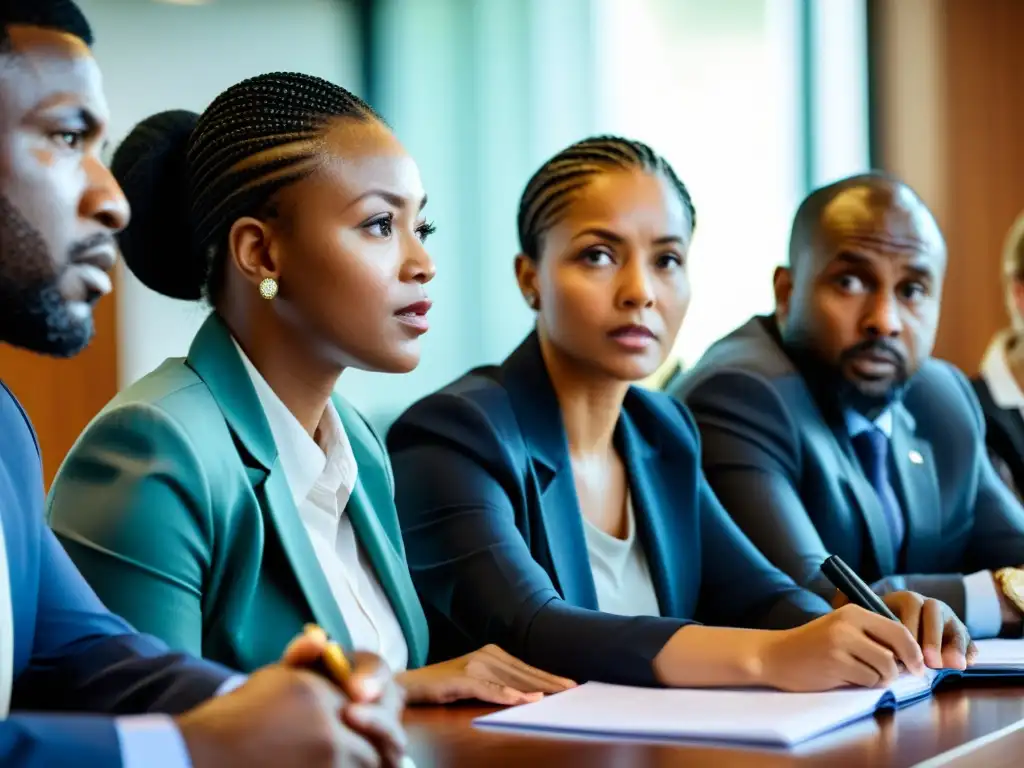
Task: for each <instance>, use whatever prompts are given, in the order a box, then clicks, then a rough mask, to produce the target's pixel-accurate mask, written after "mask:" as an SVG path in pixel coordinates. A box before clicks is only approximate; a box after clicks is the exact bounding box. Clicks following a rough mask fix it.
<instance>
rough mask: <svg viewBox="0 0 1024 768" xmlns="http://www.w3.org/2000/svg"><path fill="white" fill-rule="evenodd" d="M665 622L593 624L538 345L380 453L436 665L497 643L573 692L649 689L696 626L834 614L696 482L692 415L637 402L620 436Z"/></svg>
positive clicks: (402, 430) (465, 389) (555, 415)
mask: <svg viewBox="0 0 1024 768" xmlns="http://www.w3.org/2000/svg"><path fill="white" fill-rule="evenodd" d="M614 440H615V445H616V447H617V449H618V452H619V455H620V456H621V457H622V459H623V462H624V463H625V465H626V472H627V475H628V479H629V486H630V489H631V493H632V498H633V505H634V510H635V515H636V530H637V535H638V537H639V539H640V541H641V543H642V545H643V548H644V552H645V554H646V556H647V560H648V564H649V566H650V571H651V578H652V581H653V584H654V588H655V592H656V594H657V597H658V603H659V605H660V608H661V616H658V617H651V616H638V617H623V616H617V615H612V614H607V613H601V612H600V611H599V610H598V602H597V595H596V592H595V587H594V579H593V575H592V574H591V570H590V561H589V557H588V554H587V545H586V540H585V538H584V530H583V520H582V517H581V513H580V509H579V504H578V500H577V496H576V486H575V482H574V479H573V471H572V465H571V462H570V458H569V449H568V444H567V441H566V436H565V430H564V427H563V425H562V415H561V411H560V409H559V405H558V401H557V399H556V396H555V392H554V389H553V387H552V385H551V380H550V379H549V377H548V373H547V369H546V367H545V365H544V361H543V358H542V356H541V352H540V345H539V342H538V340H537V337H536V335H531V336H530V337H528V338H527V340H526V341H525V342H524V343H523V344H522V345H521V346H520V347H519V349H518V350H516V351H515V352H514V353H513V354H512V355H511V356H510V357H509V358H508V359H507V360H506V361H505V362H504V364H502V365H501V366H500V367H486V368H478V369H476V370H474V371H471V372H470V373H468V374H466V375H465V376H464V377H462V378H461V379H459V380H457V381H456V382H454V383H453V384H450V385H449V386H447V387H445V388H444V389H442V390H441V391H440V392H437V393H435V394H433V395H430V396H429V397H427V398H425V399H424V400H421V401H420V402H418V403H417V404H415V405H413V406H412V408H410V409H409V410H408V411H407V412H406V413H405V414H404V415H402V417H401V418H399V419H398V421H397V422H396V423H395V424H394V426H393V427H392V428H391V431H390V434H389V435H388V449H389V450H390V452H391V459H392V462H393V467H394V474H395V493H396V504H397V507H398V514H399V518H400V520H401V523H402V532H403V537H404V539H405V547H406V552H407V554H408V559H409V566H410V569H411V571H412V575H413V581H414V583H415V584H416V587H417V589H418V591H419V593H420V595H421V597H422V599H423V603H424V607H425V608H426V611H427V616H428V620H429V622H430V638H431V653H432V655H433V656H434V657H435V658H438V659H442V658H451V657H452V656H456V655H459V654H462V653H465V652H467V651H468V650H471V649H473V648H478V647H480V646H481V645H483V644H486V643H496V644H497V645H499V646H501V647H502V648H504V649H505V650H506V651H508V652H509V653H511V654H514V655H516V656H518V657H520V658H521V659H523V660H524V661H526V662H527V663H529V664H533V665H535V666H537V667H540V668H542V669H546V670H549V671H551V672H554V673H557V674H560V675H565V676H567V677H570V678H573V679H575V680H578V681H584V680H601V681H605V682H618V683H626V684H633V685H651V684H655V682H656V679H655V675H654V671H653V669H652V662H653V661H654V658H655V656H657V654H658V652H659V651H660V650H661V648H662V646H663V645H664V644H665V643H666V642H667V641H668V639H669V638H670V637H671V636H672V635H673V634H675V632H676V631H678V630H679V629H680V628H681V627H683V626H685V625H687V624H689V623H692V622H693V621H694V620H696V621H700V622H706V623H709V624H717V625H725V626H740V627H762V628H788V627H793V626H797V625H799V624H802V623H804V622H806V621H808V620H810V619H812V618H816V617H818V616H821V615H823V614H825V613H827V612H828V610H829V606H828V605H827V604H826V603H824V602H823V601H822V600H820V599H819V598H817V597H816V596H815V595H812V594H811V593H809V592H807V591H805V590H802V589H800V588H798V587H797V586H796V585H795V584H794V583H793V582H792V581H791V580H790V579H789V578H788V577H786V576H785V575H784V574H782V573H781V572H780V571H778V570H777V569H775V568H773V567H772V566H771V565H770V564H769V563H768V561H767V560H766V559H765V558H764V557H763V556H762V555H761V554H760V553H759V552H758V551H757V549H756V548H755V547H754V546H753V545H751V543H750V542H749V541H748V540H747V539H746V538H745V537H744V536H743V535H742V534H741V533H740V531H739V529H738V528H736V526H735V525H734V524H733V523H732V521H731V520H730V519H729V517H728V515H727V514H725V512H724V511H723V510H722V508H721V506H720V505H719V503H718V501H717V499H715V497H714V495H713V494H712V493H711V490H710V489H709V488H708V485H707V483H706V482H705V481H704V477H703V475H702V474H701V471H700V462H699V456H700V448H699V444H698V440H697V430H696V427H695V425H694V423H693V420H692V418H691V417H690V415H689V413H688V412H687V411H686V409H685V408H683V407H681V406H680V405H679V404H678V403H676V402H674V401H673V400H672V399H671V398H668V397H666V396H665V395H663V394H661V393H656V392H645V391H643V390H640V389H637V388H632V389H630V390H629V393H628V394H627V396H626V400H625V403H624V405H623V409H622V414H621V416H620V418H619V421H618V425H617V427H616V431H615V436H614Z"/></svg>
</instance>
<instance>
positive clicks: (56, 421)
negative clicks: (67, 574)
mask: <svg viewBox="0 0 1024 768" xmlns="http://www.w3.org/2000/svg"><path fill="white" fill-rule="evenodd" d="M115 283H116V280H115ZM116 315H117V302H116V301H115V300H114V298H113V297H112V296H107V297H106V298H104V299H103V300H101V301H100V303H99V304H98V305H97V306H96V314H95V322H96V336H95V338H94V339H93V342H92V344H90V345H89V348H88V349H86V351H85V352H83V353H82V354H80V355H78V356H77V357H75V358H72V359H70V360H61V359H56V358H50V357H45V356H42V355H35V354H31V353H28V352H23V351H22V350H18V349H13V348H11V347H9V346H6V345H2V344H0V379H3V381H4V383H5V384H7V386H8V387H10V388H11V391H13V392H14V394H15V395H16V396H17V398H18V399H19V400H20V401H21V403H22V405H23V406H24V407H25V410H27V411H28V414H29V417H30V418H31V419H32V423H33V424H34V425H35V428H36V433H37V435H38V436H39V444H40V446H41V448H42V452H43V475H44V480H45V482H46V487H47V488H49V486H50V481H51V480H52V479H53V476H54V474H56V472H57V469H58V468H59V467H60V464H61V462H62V461H63V460H64V457H65V456H66V455H67V452H68V450H69V449H70V448H71V446H72V445H73V444H74V442H75V440H76V439H77V438H78V436H79V435H80V434H81V433H82V430H83V429H84V428H85V426H86V424H88V423H89V421H90V419H92V417H93V416H95V415H96V414H97V413H98V412H99V410H100V409H101V408H102V407H103V406H104V405H106V404H107V402H108V401H109V400H110V399H111V398H112V397H113V396H114V395H115V394H117V359H118V358H117V317H116ZM0 439H3V437H2V435H0Z"/></svg>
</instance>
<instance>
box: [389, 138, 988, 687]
mask: <svg viewBox="0 0 1024 768" xmlns="http://www.w3.org/2000/svg"><path fill="white" fill-rule="evenodd" d="M695 218H696V214H695V209H694V205H693V202H692V201H691V199H690V195H689V192H688V191H687V189H686V187H685V186H684V185H683V183H682V182H681V181H680V180H679V178H678V177H677V176H676V174H675V172H674V171H673V170H672V168H671V166H670V165H669V164H668V163H667V162H666V161H665V160H664V159H663V158H661V157H660V156H659V155H657V154H656V153H655V152H654V151H653V150H652V149H651V148H650V147H648V146H646V145H645V144H642V143H640V142H637V141H631V140H628V139H622V138H618V137H596V138H592V139H588V140H584V141H581V142H579V143H577V144H574V145H572V146H570V147H568V148H566V149H564V150H563V151H561V152H559V153H557V154H556V155H555V156H554V157H553V158H551V159H550V160H548V161H547V162H546V163H544V164H543V166H542V167H541V168H540V170H538V171H537V173H536V174H535V175H534V176H533V178H532V179H531V180H530V182H529V183H528V184H527V187H526V190H525V192H524V194H523V197H522V200H521V203H520V209H519V238H520V244H521V253H520V254H519V256H518V257H517V258H516V275H517V277H518V283H519V289H520V291H521V292H522V294H523V297H524V298H525V299H526V301H527V303H528V304H529V306H530V307H531V308H532V309H533V310H534V311H535V312H536V314H537V321H536V330H535V331H534V332H533V333H531V334H530V335H529V336H528V337H527V339H526V340H525V341H524V342H523V343H522V345H520V347H519V348H518V349H517V350H516V351H515V352H513V353H512V355H511V356H510V357H509V358H508V359H507V360H505V362H504V363H502V364H501V365H500V366H488V367H482V368H478V369H476V370H473V371H470V372H469V373H467V374H466V375H465V376H463V377H462V378H460V379H459V380H457V381H455V382H454V383H452V384H450V385H448V386H447V387H444V388H443V389H442V390H441V391H440V392H437V393H435V394H433V395H430V396H428V397H427V398H425V399H423V400H421V401H420V402H418V403H416V404H414V405H413V406H412V407H411V408H410V409H409V410H408V411H407V412H406V413H405V414H403V415H402V416H401V417H400V418H399V419H398V421H397V422H396V423H395V424H394V425H393V426H392V428H391V430H390V432H389V435H388V449H389V451H390V453H391V456H392V462H393V466H394V473H395V486H396V504H397V507H398V512H399V516H400V518H401V523H402V530H403V535H404V538H405V543H406V550H407V555H408V559H409V565H410V569H411V571H412V574H413V580H414V581H415V583H416V586H417V589H418V590H419V592H420V594H421V595H422V596H423V598H424V602H425V603H426V604H427V606H428V608H429V610H428V617H429V621H430V622H431V633H432V637H433V638H434V642H435V644H436V648H435V650H436V652H438V653H447V654H452V653H457V652H459V650H458V649H461V648H464V647H469V646H472V645H474V644H479V643H484V642H493V643H497V644H499V645H500V646H501V647H503V648H505V649H506V650H508V651H509V652H510V653H513V654H515V655H516V656H518V657H519V658H521V659H522V660H523V661H525V662H526V663H528V664H533V665H536V666H538V667H540V668H542V669H545V670H548V671H550V672H552V673H554V674H559V675H565V676H567V677H570V678H572V679H574V680H577V681H583V680H598V681H603V682H610V683H623V684H633V685H669V686H686V687H697V686H750V685H754V686H769V687H774V688H780V689H785V690H805V691H807V690H826V689H830V688H836V687H841V686H846V685H850V684H853V685H863V686H873V685H878V684H885V683H888V682H890V681H891V680H892V679H893V678H894V677H895V676H896V675H897V674H898V669H899V664H900V663H902V664H903V665H904V666H905V667H906V668H908V669H911V670H915V671H923V669H924V667H925V666H930V667H941V666H953V667H959V668H963V667H964V665H965V664H966V663H967V662H968V661H969V660H968V659H967V658H965V656H969V655H970V653H971V651H970V649H969V648H968V641H967V635H966V630H965V629H964V626H963V625H962V624H961V623H960V621H959V620H958V619H957V618H956V617H955V616H954V615H953V614H952V612H951V611H950V610H949V608H948V607H946V606H945V605H944V604H942V603H940V602H938V601H935V600H925V599H923V598H921V597H920V596H919V595H916V594H913V593H909V592H901V593H898V594H893V595H888V596H886V598H885V600H886V602H887V604H888V605H889V606H890V607H891V608H892V610H893V612H894V613H895V614H896V615H897V616H899V617H900V618H901V619H902V621H903V623H904V625H905V626H903V625H901V624H899V623H897V622H894V621H891V620H888V619H885V618H883V617H881V616H879V615H877V614H874V613H869V612H867V611H865V610H863V609H861V608H859V607H855V606H845V607H843V608H841V609H839V610H837V611H831V610H830V606H829V604H828V603H827V602H826V601H825V600H822V599H821V598H820V597H818V596H817V595H814V594H813V593H811V592H809V591H806V590H804V589H802V588H800V587H799V586H798V585H797V584H795V583H794V582H793V581H792V580H791V579H790V578H789V577H788V576H786V575H785V574H784V573H782V572H781V571H780V570H778V569H776V568H774V567H773V566H772V565H771V564H770V563H769V562H768V560H767V559H766V558H765V557H764V556H763V555H762V554H761V553H760V552H759V551H758V550H757V549H756V548H755V547H754V545H753V544H751V542H750V541H749V540H748V539H747V538H746V537H745V536H744V535H743V533H742V532H741V531H740V529H739V528H738V527H737V526H736V525H735V523H734V522H733V521H732V520H731V519H730V518H729V516H728V514H727V513H726V512H725V510H724V509H722V506H721V504H720V503H719V502H718V499H717V498H716V496H715V494H714V493H713V492H712V490H711V488H710V487H709V485H708V483H707V481H706V480H705V478H704V475H703V473H702V472H701V468H700V455H701V452H700V443H699V440H698V434H697V428H696V425H695V424H694V420H693V417H692V416H691V415H690V413H689V411H688V410H687V409H686V408H685V407H683V406H682V405H681V404H680V403H678V402H677V401H675V400H673V399H671V398H670V397H668V396H667V395H665V394H663V393H659V392H650V391H646V390H644V389H641V388H639V387H636V386H634V385H633V383H634V382H637V381H641V380H643V379H645V378H647V377H648V376H650V375H652V374H653V373H654V372H655V371H656V370H657V369H658V368H659V366H660V365H661V364H662V363H663V362H664V361H665V359H666V357H667V356H668V354H669V353H670V351H671V349H672V346H673V342H674V340H675V338H676V335H677V333H678V331H679V329H680V326H681V324H682V322H683V318H684V316H685V314H686V310H687V307H688V305H689V301H690V281H689V277H688V271H687V258H688V254H689V249H690V243H691V239H692V237H693V232H694V224H695ZM712 257H713V256H710V255H709V256H707V257H705V258H712ZM761 630H775V631H761Z"/></svg>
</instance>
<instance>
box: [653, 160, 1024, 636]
mask: <svg viewBox="0 0 1024 768" xmlns="http://www.w3.org/2000/svg"><path fill="white" fill-rule="evenodd" d="M945 266H946V248H945V243H944V242H943V238H942V235H941V233H940V231H939V228H938V226H937V224H936V223H935V220H934V218H933V217H932V215H931V213H930V212H929V210H928V209H927V207H926V206H925V205H924V204H923V203H922V201H921V200H920V198H919V197H918V196H917V195H916V194H915V193H914V192H913V190H911V189H910V188H909V187H907V186H906V185H905V184H902V183H901V182H899V181H898V180H896V179H892V178H889V177H886V176H883V175H879V174H865V175H859V176H854V177H851V178H848V179H844V180H842V181H839V182H837V183H835V184H832V185H829V186H827V187H824V188H822V189H819V190H817V191H815V192H813V193H812V194H811V195H810V196H809V197H808V198H807V199H806V200H805V201H804V202H803V203H802V204H801V206H800V208H799V210H798V212H797V214H796V217H795V220H794V224H793V230H792V236H791V242H790V255H789V264H788V266H786V267H782V268H780V269H778V270H777V272H776V275H775V296H776V311H775V313H774V314H773V315H770V316H766V317H754V318H752V319H751V320H750V321H749V322H747V323H746V324H745V325H743V326H742V327H740V328H739V329H737V330H736V331H734V332H733V333H731V334H729V335H728V336H726V337H725V338H723V339H721V340H720V341H718V342H717V343H715V344H714V345H712V347H711V348H710V349H709V350H708V351H707V353H706V354H705V355H704V357H703V358H702V359H701V360H700V361H699V362H698V363H697V365H696V366H695V367H694V368H693V369H692V370H691V371H688V372H687V373H686V374H685V375H683V376H681V377H677V378H676V379H675V380H674V381H673V382H672V383H671V384H670V385H669V386H670V387H671V391H672V392H673V393H674V394H675V395H676V396H677V397H679V398H680V399H682V400H683V401H684V402H685V403H686V405H687V406H689V408H690V409H691V411H692V412H693V414H694V416H695V418H696V419H697V423H698V425H699V427H700V432H701V439H702V443H703V463H704V469H705V472H706V474H707V477H708V480H709V481H710V482H711V485H712V487H713V488H714V490H715V492H716V493H717V495H718V496H719V498H720V499H721V501H722V503H723V504H724V506H725V507H726V509H727V510H728V511H729V513H730V514H731V515H732V517H733V518H734V519H735V520H736V522H737V523H739V525H740V526H741V527H742V528H743V530H744V531H745V532H746V534H747V535H748V536H749V537H750V538H751V539H752V540H753V541H754V543H755V544H757V545H758V547H759V548H760V549H761V550H762V551H763V552H764V553H765V554H766V555H768V557H769V559H770V560H772V561H773V562H774V563H775V564H776V565H777V566H779V567H780V568H781V569H782V570H784V571H786V572H787V573H788V574H789V575H790V576H792V577H793V578H794V579H795V580H796V581H797V582H798V583H800V584H803V585H805V586H807V587H809V588H811V589H813V590H815V591H817V592H818V593H819V594H821V595H822V596H824V597H826V598H828V599H836V597H835V590H834V589H833V588H832V586H831V585H830V584H829V583H828V581H827V580H826V579H825V578H824V577H823V575H822V573H821V571H820V565H821V563H822V561H823V560H824V559H825V558H826V557H827V556H828V555H829V554H838V555H839V556H841V557H842V558H843V560H845V561H846V562H847V563H848V564H849V565H850V566H851V567H853V568H854V569H855V570H857V571H858V572H859V573H860V575H861V576H862V577H863V578H865V579H866V580H868V581H869V582H873V583H874V586H875V589H876V590H877V591H878V592H880V593H884V592H887V591H890V590H894V589H910V590H914V591H917V592H920V593H922V594H924V595H927V596H929V597H934V598H937V599H940V600H942V601H944V602H946V603H947V604H949V605H950V606H951V607H953V609H954V610H956V611H957V613H958V614H959V615H960V617H961V618H962V619H964V621H965V623H966V624H967V625H968V629H969V630H970V631H971V635H972V637H975V638H980V637H991V636H995V635H1000V634H1006V635H1009V636H1018V637H1019V636H1020V632H1021V611H1020V610H1019V609H1018V608H1017V606H1016V604H1015V603H1014V602H1013V600H1012V599H1010V597H1008V596H1007V594H1006V593H1005V592H1004V591H1003V589H1002V588H1001V585H1000V584H999V583H998V581H999V579H997V578H996V577H995V575H994V574H995V573H996V572H998V571H999V570H1000V569H1002V568H1004V567H1016V566H1019V565H1020V564H1021V563H1024V510H1022V509H1021V506H1020V504H1019V503H1018V501H1017V499H1016V498H1015V497H1014V496H1013V495H1012V494H1011V493H1010V492H1008V491H1007V489H1006V487H1005V486H1004V484H1003V483H1002V482H1001V481H1000V479H999V478H998V476H997V475H996V473H995V472H994V471H993V468H992V465H991V463H990V461H989V459H988V456H987V453H986V449H985V434H984V420H983V418H982V414H981V411H980V408H979V405H978V401H977V398H976V397H975V396H974V393H973V391H972V390H971V387H970V385H969V383H968V381H967V379H966V378H965V377H964V376H963V374H961V373H960V371H958V370H956V369H955V368H954V367H953V366H951V365H949V364H948V363H945V362H942V361H939V360H935V359H933V358H931V357H930V354H931V350H932V346H933V343H934V339H935V331H936V326H937V323H938V317H939V299H940V295H941V290H942V279H943V275H944V272H945Z"/></svg>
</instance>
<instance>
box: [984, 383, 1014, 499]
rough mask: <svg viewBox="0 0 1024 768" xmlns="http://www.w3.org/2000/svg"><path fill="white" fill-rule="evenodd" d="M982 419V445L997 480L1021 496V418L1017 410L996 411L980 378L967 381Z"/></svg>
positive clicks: (985, 384) (995, 406) (989, 392)
mask: <svg viewBox="0 0 1024 768" xmlns="http://www.w3.org/2000/svg"><path fill="white" fill-rule="evenodd" d="M971 385H972V386H973V387H974V392H975V394H977V396H978V402H979V403H980V404H981V412H982V413H983V414H984V415H985V442H986V444H987V445H988V450H989V455H990V456H991V457H992V459H993V463H994V464H995V465H996V467H997V469H999V470H1000V476H1001V477H1002V478H1003V480H1005V481H1006V482H1007V484H1008V485H1009V486H1010V487H1011V488H1012V489H1013V490H1014V492H1015V493H1017V494H1018V496H1019V495H1020V493H1021V492H1024V418H1021V414H1020V409H1018V408H1000V407H999V406H998V405H996V402H995V400H993V399H992V392H991V391H989V388H988V384H987V383H986V382H985V379H983V378H982V377H981V376H978V377H976V378H974V379H972V380H971Z"/></svg>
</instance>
